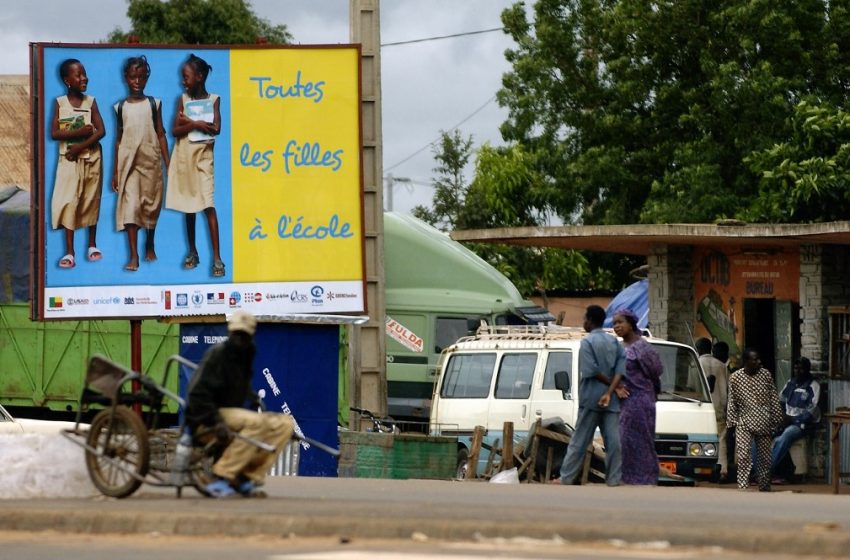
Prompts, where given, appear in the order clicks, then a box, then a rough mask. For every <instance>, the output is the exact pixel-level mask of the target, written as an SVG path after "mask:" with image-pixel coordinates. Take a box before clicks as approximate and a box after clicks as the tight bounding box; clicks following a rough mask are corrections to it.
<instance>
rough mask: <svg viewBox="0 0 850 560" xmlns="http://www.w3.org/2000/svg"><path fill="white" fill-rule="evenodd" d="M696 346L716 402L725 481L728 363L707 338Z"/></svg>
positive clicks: (718, 458) (726, 474)
mask: <svg viewBox="0 0 850 560" xmlns="http://www.w3.org/2000/svg"><path fill="white" fill-rule="evenodd" d="M718 344H719V343H718ZM715 346H716V345H715ZM696 348H697V352H698V353H699V363H700V365H701V366H702V370H703V371H704V372H705V377H706V379H708V386H709V388H711V402H712V404H714V415H715V417H716V420H717V439H718V446H717V447H718V448H717V463H718V464H719V465H720V481H721V482H725V481H726V480H728V478H729V471H728V463H727V461H726V459H727V453H726V401H727V398H728V397H727V396H728V389H727V385H728V379H727V372H726V364H725V363H723V362H722V361H720V360H719V359H718V358H717V356H715V355H714V354H713V353H712V346H711V341H710V340H708V339H707V338H700V339H699V340H697V343H696ZM727 348H728V346H727Z"/></svg>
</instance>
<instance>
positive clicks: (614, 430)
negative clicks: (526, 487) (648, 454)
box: [561, 407, 623, 486]
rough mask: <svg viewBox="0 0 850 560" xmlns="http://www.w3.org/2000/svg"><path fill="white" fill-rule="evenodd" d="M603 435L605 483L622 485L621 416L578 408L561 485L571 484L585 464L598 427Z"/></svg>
mask: <svg viewBox="0 0 850 560" xmlns="http://www.w3.org/2000/svg"><path fill="white" fill-rule="evenodd" d="M597 427H599V431H601V432H602V441H603V443H604V444H605V484H607V485H608V486H619V485H620V482H621V480H622V478H623V459H622V454H621V452H620V413H619V412H611V411H607V410H592V409H589V408H584V407H579V409H578V419H577V420H576V431H575V433H574V434H573V437H572V438H571V439H570V445H569V446H568V447H567V455H566V457H564V462H563V464H562V465H561V484H572V483H573V481H574V480H575V478H576V476H577V475H578V471H579V469H580V468H581V466H582V464H583V462H584V453H585V451H586V450H587V446H588V444H590V440H591V439H593V434H594V433H595V432H596V428H597Z"/></svg>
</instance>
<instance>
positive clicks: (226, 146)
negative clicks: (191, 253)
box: [42, 46, 233, 288]
mask: <svg viewBox="0 0 850 560" xmlns="http://www.w3.org/2000/svg"><path fill="white" fill-rule="evenodd" d="M192 53H194V54H196V55H197V56H200V57H201V58H203V59H204V60H206V61H207V62H208V63H209V64H210V65H211V66H212V67H213V70H212V72H210V74H209V77H208V78H207V83H206V87H207V91H209V92H211V93H215V94H218V95H220V96H221V98H220V99H221V101H220V106H219V108H220V111H221V119H222V127H221V134H219V136H218V137H216V141H215V148H214V154H215V155H214V160H215V207H216V212H217V214H218V217H219V228H220V230H219V240H220V243H221V251H222V259H224V262H225V264H226V265H227V268H226V274H225V276H223V277H220V278H214V277H212V276H211V275H210V267H211V265H212V261H211V259H210V258H209V255H210V254H211V251H212V249H211V240H210V238H209V228H208V227H207V223H206V219H205V218H204V217H203V215H201V216H199V217H198V218H197V223H196V232H197V242H198V250H199V252H200V254H201V255H203V256H202V257H201V266H198V267H197V268H194V269H191V270H186V269H184V268H183V267H182V266H181V263H182V262H183V259H184V257H185V256H186V251H187V241H186V226H185V218H184V214H183V213H181V212H177V211H176V210H170V209H167V208H165V196H164V194H163V208H162V213H161V214H160V217H159V221H158V222H157V225H156V236H155V237H156V251H157V257H158V259H157V260H156V261H154V262H148V261H142V262H141V263H140V266H139V270H137V271H135V272H128V271H126V270H124V265H125V264H126V263H127V261H128V260H129V248H128V245H127V234H126V233H125V232H123V231H121V232H119V231H116V223H115V219H116V218H115V205H116V200H117V197H116V194H115V193H114V192H113V191H112V173H113V171H114V169H115V139H116V132H117V129H118V122H117V121H118V117H117V114H116V111H115V108H114V105H115V104H116V103H118V102H119V101H121V100H122V99H125V98H126V97H127V94H128V91H127V85H126V83H125V82H124V72H123V66H124V62H125V60H126V59H127V58H129V57H131V56H139V55H145V56H146V57H147V60H148V63H149V64H150V67H151V75H150V79H149V80H148V83H147V87H145V94H146V95H150V96H152V97H155V98H157V99H160V100H161V101H162V124H163V126H164V127H165V131H166V138H167V140H168V151H169V154H170V153H171V150H172V149H173V147H174V138H173V136H172V135H171V127H172V125H173V124H174V114H175V112H176V108H177V100H178V98H179V97H180V95H181V94H182V92H183V86H182V82H181V80H182V78H181V75H180V72H181V68H182V65H183V63H184V62H185V61H186V59H187V58H188V57H189V54H192ZM68 58H76V59H78V60H80V62H82V64H83V67H85V69H86V74H87V76H88V79H89V83H88V89H87V91H86V94H87V95H91V96H93V97H94V98H95V100H96V102H97V106H98V109H99V110H100V115H101V117H102V118H103V124H104V127H105V128H106V136H105V137H104V138H103V139H102V140H101V141H100V144H101V148H102V154H103V194H102V197H101V206H100V217H99V219H98V228H97V246H98V247H99V248H100V250H101V251H102V252H103V259H102V260H101V261H97V262H88V261H87V260H86V258H85V254H86V253H85V247H86V243H87V242H88V233H87V232H86V230H85V228H83V229H80V230H78V232H77V233H76V235H75V239H74V244H75V247H76V249H77V251H76V254H77V259H76V260H77V266H75V267H74V268H71V269H60V268H59V267H58V262H59V259H60V258H61V257H62V256H63V255H64V254H65V242H64V232H63V230H61V229H60V230H54V229H52V228H51V221H50V220H51V216H50V200H51V197H52V196H53V187H54V183H55V178H56V160H57V157H58V155H59V152H58V142H56V141H55V140H53V139H52V138H51V137H50V128H51V125H52V118H53V113H54V107H55V104H56V98H57V97H59V96H61V95H65V94H66V93H67V88H66V87H65V85H64V83H63V82H62V80H61V78H60V77H59V66H60V65H61V64H62V61H63V60H65V59H68ZM43 86H44V120H43V121H42V122H43V126H44V139H45V144H44V188H45V190H44V196H45V197H44V205H45V206H44V207H45V209H46V210H45V212H44V221H45V232H46V235H45V243H46V247H45V249H46V267H45V269H44V270H45V285H46V286H47V287H48V288H50V287H57V286H115V285H147V284H154V285H160V284H193V283H196V284H216V283H228V282H231V281H232V275H231V271H232V268H233V267H232V263H233V257H232V255H231V254H230V247H232V246H233V239H232V230H231V220H230V216H231V164H230V162H231V153H230V144H231V141H230V135H231V130H230V117H229V115H230V105H231V103H230V102H231V100H230V53H229V51H228V49H226V48H223V49H205V48H201V47H193V48H156V49H152V48H149V47H141V46H140V47H138V48H117V47H111V48H92V47H88V48H86V47H71V46H45V48H44V83H43ZM165 173H166V172H165V168H164V167H163V174H165ZM165 189H166V190H167V189H168V186H167V185H165ZM144 243H145V233H144V232H143V231H140V232H139V247H140V248H142V249H141V251H142V252H141V254H140V257H143V256H144V250H143V247H144Z"/></svg>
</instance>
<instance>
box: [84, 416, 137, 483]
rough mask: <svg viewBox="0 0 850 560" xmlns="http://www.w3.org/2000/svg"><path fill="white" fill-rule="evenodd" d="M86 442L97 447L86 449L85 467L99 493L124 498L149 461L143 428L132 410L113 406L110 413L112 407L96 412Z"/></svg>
mask: <svg viewBox="0 0 850 560" xmlns="http://www.w3.org/2000/svg"><path fill="white" fill-rule="evenodd" d="M88 445H89V447H92V448H94V449H96V450H97V451H96V452H92V451H89V450H86V468H87V469H88V471H89V477H90V478H91V481H92V483H94V485H95V487H96V488H97V489H98V490H100V491H101V492H103V494H105V495H107V496H111V497H113V498H126V497H127V496H129V495H130V494H132V493H133V492H135V491H136V490H137V489H138V488H139V486H141V485H142V480H141V479H142V478H144V477H145V475H147V474H148V467H149V465H150V463H149V461H150V448H149V447H148V433H147V428H145V424H144V423H143V422H142V420H141V418H139V417H138V416H137V415H136V413H134V412H133V411H132V410H130V409H129V408H127V407H126V406H116V407H115V409H114V413H113V410H112V409H106V410H101V411H100V412H98V413H97V415H96V416H95V417H94V420H93V421H92V424H91V430H90V431H89V437H88ZM131 473H132V474H131ZM133 474H135V475H137V476H138V477H139V478H136V477H135V476H133Z"/></svg>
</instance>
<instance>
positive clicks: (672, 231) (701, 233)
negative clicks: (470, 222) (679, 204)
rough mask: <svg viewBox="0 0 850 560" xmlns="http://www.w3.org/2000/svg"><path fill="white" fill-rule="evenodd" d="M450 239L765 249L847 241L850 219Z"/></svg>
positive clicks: (458, 234) (630, 250) (479, 233)
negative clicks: (822, 221) (809, 222)
mask: <svg viewBox="0 0 850 560" xmlns="http://www.w3.org/2000/svg"><path fill="white" fill-rule="evenodd" d="M451 237H452V239H454V240H455V241H474V242H476V243H503V244H507V245H527V246H531V247H556V248H559V249H585V250H588V251H600V252H605V253H626V254H631V255H649V253H650V250H651V248H652V247H653V246H654V245H725V246H730V245H731V246H735V247H740V248H741V249H742V250H747V249H753V250H758V249H770V248H776V247H788V246H799V245H804V244H818V243H822V244H834V245H850V221H843V222H824V223H818V224H744V223H741V222H733V223H728V224H726V223H723V224H633V225H616V226H549V227H521V228H494V229H472V230H461V231H454V232H452V234H451Z"/></svg>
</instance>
